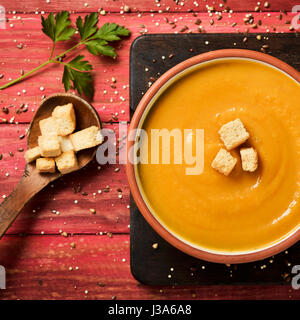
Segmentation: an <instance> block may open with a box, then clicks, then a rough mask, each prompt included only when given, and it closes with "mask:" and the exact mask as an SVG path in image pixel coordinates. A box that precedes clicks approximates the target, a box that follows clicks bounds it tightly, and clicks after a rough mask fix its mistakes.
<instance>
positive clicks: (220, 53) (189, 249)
mask: <svg viewBox="0 0 300 320" xmlns="http://www.w3.org/2000/svg"><path fill="white" fill-rule="evenodd" d="M223 58H246V59H251V60H254V61H258V62H263V63H266V64H268V65H271V66H273V67H275V68H277V69H279V70H281V71H283V72H285V73H286V74H288V75H289V76H290V77H292V78H293V79H294V80H296V81H298V82H299V83H300V73H299V72H298V71H297V70H295V69H294V68H292V67H291V66H289V65H288V64H286V63H285V62H283V61H281V60H279V59H277V58H274V57H272V56H270V55H267V54H263V53H260V52H256V51H251V50H240V49H224V50H217V51H211V52H207V53H204V54H200V55H198V56H195V57H193V58H190V59H188V60H185V61H183V62H181V63H179V64H178V65H176V66H175V67H173V68H172V69H170V70H169V71H167V72H166V73H165V74H163V75H162V76H161V77H160V78H159V79H158V80H157V81H156V82H155V83H154V84H153V85H152V86H151V88H150V89H149V90H148V91H147V92H146V94H145V95H144V97H143V98H142V100H141V101H140V103H139V105H138V107H137V109H136V111H135V113H134V115H133V117H132V120H131V123H130V127H129V132H130V131H131V130H134V129H137V128H140V127H141V125H140V123H141V122H143V119H144V118H145V117H146V116H147V112H148V111H149V110H147V107H148V105H149V104H150V102H151V101H153V99H154V98H155V97H157V96H159V95H160V94H161V93H162V92H163V91H164V88H167V87H168V86H167V85H166V86H165V87H164V88H163V89H162V87H163V86H164V85H165V84H166V83H167V82H173V81H172V80H174V78H175V79H176V78H177V77H176V76H178V74H179V73H182V72H184V71H185V70H186V69H188V68H190V67H193V66H196V65H199V64H201V63H205V62H209V61H211V60H215V59H223ZM175 81H176V80H175ZM148 109H149V108H148ZM128 136H129V134H128ZM133 145H134V141H130V139H128V141H127V150H133V148H132V147H133ZM130 158H131V159H132V154H130V153H129V152H127V165H126V172H127V177H128V181H129V186H130V189H131V192H132V196H133V198H134V200H135V202H136V204H137V206H138V208H139V210H140V211H141V213H142V214H143V216H144V218H145V219H146V221H147V222H148V223H149V224H150V225H151V226H152V228H153V229H154V230H155V231H156V232H157V233H158V234H159V235H160V236H161V237H162V238H164V239H165V240H166V241H168V242H169V243H170V244H171V245H173V246H174V247H176V248H177V249H179V250H181V251H183V252H185V253H187V254H189V255H191V256H194V257H196V258H199V259H203V260H207V261H211V262H217V263H226V264H227V263H244V262H250V261H256V260H261V259H265V258H267V257H269V256H273V255H275V254H277V253H279V252H281V251H283V250H285V249H287V248H288V247H290V246H291V245H293V244H294V243H296V242H297V241H298V240H300V229H298V230H297V231H296V232H294V233H292V234H290V235H289V236H287V237H286V238H285V239H284V240H281V241H280V242H278V243H275V244H274V245H272V246H270V247H267V248H265V249H260V250H257V251H254V252H249V253H247V252H246V253H236V254H235V253H230V254H224V253H220V254H218V253H212V252H208V251H206V250H205V249H201V248H198V247H197V248H196V247H195V246H192V245H189V244H188V243H187V242H186V241H182V240H181V239H179V238H178V237H176V236H175V235H173V234H172V233H171V232H170V231H169V230H167V229H166V227H164V226H163V225H162V224H161V223H160V222H159V221H158V220H157V219H156V218H155V216H154V215H153V214H152V213H151V211H150V210H149V208H148V206H147V203H145V201H144V199H143V197H142V194H141V191H140V189H139V186H138V183H137V179H136V174H135V165H133V164H132V163H131V162H130V161H129V159H130ZM158 216H159V213H158Z"/></svg>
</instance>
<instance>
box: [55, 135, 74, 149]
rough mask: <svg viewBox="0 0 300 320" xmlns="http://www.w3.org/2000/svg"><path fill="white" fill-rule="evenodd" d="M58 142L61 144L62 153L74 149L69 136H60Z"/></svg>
mask: <svg viewBox="0 0 300 320" xmlns="http://www.w3.org/2000/svg"><path fill="white" fill-rule="evenodd" d="M58 140H59V143H60V148H61V152H67V151H70V150H73V149H74V147H73V145H72V142H71V140H70V139H69V137H68V136H65V137H62V136H58Z"/></svg>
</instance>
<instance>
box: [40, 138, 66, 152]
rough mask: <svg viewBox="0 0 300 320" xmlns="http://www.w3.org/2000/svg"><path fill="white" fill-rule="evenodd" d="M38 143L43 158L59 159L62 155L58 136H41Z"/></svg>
mask: <svg viewBox="0 0 300 320" xmlns="http://www.w3.org/2000/svg"><path fill="white" fill-rule="evenodd" d="M38 142H39V147H40V149H41V155H42V156H43V157H57V156H59V155H60V154H61V147H60V143H59V140H58V137H57V136H54V135H52V136H40V137H39V138H38Z"/></svg>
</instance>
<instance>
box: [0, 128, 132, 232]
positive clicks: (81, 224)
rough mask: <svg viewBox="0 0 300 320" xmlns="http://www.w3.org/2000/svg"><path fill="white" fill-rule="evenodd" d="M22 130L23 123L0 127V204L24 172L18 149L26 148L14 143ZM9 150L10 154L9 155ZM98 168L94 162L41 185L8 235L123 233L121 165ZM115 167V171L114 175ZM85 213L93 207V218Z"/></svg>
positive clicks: (125, 189) (124, 193) (126, 197)
mask: <svg viewBox="0 0 300 320" xmlns="http://www.w3.org/2000/svg"><path fill="white" fill-rule="evenodd" d="M26 128H27V125H25V124H19V125H1V126H0V136H1V147H0V153H1V154H2V155H3V159H2V160H1V161H0V163H1V169H0V190H1V191H0V192H1V193H0V197H1V201H2V200H3V197H4V196H7V195H8V194H9V193H10V192H12V190H13V189H14V188H15V186H16V185H17V183H18V181H19V179H20V177H21V175H22V174H23V168H24V166H25V161H24V158H23V157H24V152H19V151H18V149H19V148H23V149H24V150H26V141H25V140H26V139H23V140H20V139H19V136H20V135H21V134H23V133H24V132H25V130H26ZM104 128H106V129H111V130H115V132H116V134H117V137H118V125H117V124H114V125H106V124H105V125H104ZM123 141H124V140H123ZM123 143H124V142H121V144H123ZM9 152H12V153H13V155H14V156H13V157H12V156H10V155H9ZM99 167H100V166H99V164H98V163H97V162H96V161H94V162H93V163H92V164H91V165H89V166H88V167H86V168H84V169H82V170H80V171H78V172H74V173H71V174H69V175H67V176H65V177H63V178H62V179H60V180H59V181H56V182H54V183H53V184H51V185H50V186H48V187H46V188H45V189H44V190H43V191H41V192H40V193H39V195H38V196H36V197H35V198H34V199H33V200H32V201H31V202H30V203H29V204H28V205H27V206H26V207H25V208H24V210H23V212H22V213H21V214H20V216H19V217H18V218H17V220H16V221H15V222H14V224H13V225H12V227H11V228H10V229H9V231H8V233H9V234H17V233H29V234H41V233H45V234H59V233H60V232H61V231H65V232H67V233H92V234H96V233H99V232H116V233H128V232H129V208H128V207H127V206H128V205H129V187H128V184H127V179H126V174H125V166H124V165H119V164H115V165H105V166H101V170H99ZM116 169H117V170H118V169H120V170H119V171H118V172H116V171H117V170H116ZM79 186H80V189H81V191H80V192H77V193H74V191H73V188H75V189H76V190H79ZM107 186H109V189H107V188H106V187H107ZM106 190H109V192H105V191H106ZM120 190H121V191H122V192H119V191H120ZM99 192H101V193H99ZM82 193H84V195H83V194H82ZM85 193H87V194H86V195H85ZM89 209H95V210H96V214H93V213H91V212H90V210H89ZM57 212H58V214H57Z"/></svg>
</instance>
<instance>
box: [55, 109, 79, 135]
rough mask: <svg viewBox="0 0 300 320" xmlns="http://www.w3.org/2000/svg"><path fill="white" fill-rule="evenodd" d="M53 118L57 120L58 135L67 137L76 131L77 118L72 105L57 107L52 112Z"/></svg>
mask: <svg viewBox="0 0 300 320" xmlns="http://www.w3.org/2000/svg"><path fill="white" fill-rule="evenodd" d="M52 117H53V118H54V119H55V120H56V124H57V135H59V136H67V135H69V134H71V133H72V132H73V131H74V130H75V127H76V117H75V111H74V108H73V104H72V103H68V104H66V105H64V106H57V107H56V108H55V109H54V110H53V112H52Z"/></svg>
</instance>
